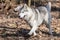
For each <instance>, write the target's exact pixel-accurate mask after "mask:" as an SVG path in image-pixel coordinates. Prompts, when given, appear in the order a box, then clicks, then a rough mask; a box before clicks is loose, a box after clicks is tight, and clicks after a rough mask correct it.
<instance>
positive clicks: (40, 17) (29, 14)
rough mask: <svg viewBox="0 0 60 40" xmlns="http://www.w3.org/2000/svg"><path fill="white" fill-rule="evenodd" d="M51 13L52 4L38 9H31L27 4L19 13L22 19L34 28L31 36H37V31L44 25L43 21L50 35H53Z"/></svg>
mask: <svg viewBox="0 0 60 40" xmlns="http://www.w3.org/2000/svg"><path fill="white" fill-rule="evenodd" d="M16 9H17V8H16ZM50 11H51V2H48V4H47V6H46V7H44V6H40V7H38V8H30V7H28V6H27V5H26V4H24V5H23V6H22V7H21V9H20V13H19V16H20V18H23V19H25V20H26V21H27V22H28V23H29V24H30V25H31V26H32V29H31V30H30V32H29V33H28V34H29V35H32V34H34V36H35V35H36V32H35V31H36V30H37V28H38V26H39V25H41V24H42V23H43V21H44V22H45V24H46V26H47V27H48V28H49V32H50V34H52V28H51V15H50Z"/></svg>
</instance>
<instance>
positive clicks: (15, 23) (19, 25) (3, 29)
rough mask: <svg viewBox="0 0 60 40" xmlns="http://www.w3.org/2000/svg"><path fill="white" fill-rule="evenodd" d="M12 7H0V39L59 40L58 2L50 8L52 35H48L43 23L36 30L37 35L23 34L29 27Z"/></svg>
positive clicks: (59, 8) (59, 6)
mask: <svg viewBox="0 0 60 40" xmlns="http://www.w3.org/2000/svg"><path fill="white" fill-rule="evenodd" d="M12 9H13V8H11V10H9V9H7V8H6V9H4V10H3V8H2V9H0V40H60V12H59V11H60V3H56V4H53V5H52V9H51V10H52V11H51V15H52V21H51V27H52V29H53V36H52V35H49V29H48V28H47V27H46V26H45V24H42V25H40V26H39V28H38V29H37V30H36V32H37V36H33V35H31V36H28V37H27V36H25V35H26V34H27V33H28V32H29V31H30V29H31V27H30V26H29V25H28V23H27V22H26V21H25V20H24V19H20V18H19V17H18V16H16V15H17V14H14V13H17V12H12V11H13V10H12ZM2 10H3V11H2ZM9 13H11V14H9ZM12 15H14V16H12Z"/></svg>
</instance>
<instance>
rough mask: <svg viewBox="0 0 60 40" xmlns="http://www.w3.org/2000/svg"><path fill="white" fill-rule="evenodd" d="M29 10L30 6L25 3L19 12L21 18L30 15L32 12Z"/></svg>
mask: <svg viewBox="0 0 60 40" xmlns="http://www.w3.org/2000/svg"><path fill="white" fill-rule="evenodd" d="M29 11H30V10H29V7H28V6H27V5H26V4H24V6H23V7H22V9H21V11H20V13H19V16H20V18H24V17H29V14H30V12H29Z"/></svg>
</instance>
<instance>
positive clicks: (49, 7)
mask: <svg viewBox="0 0 60 40" xmlns="http://www.w3.org/2000/svg"><path fill="white" fill-rule="evenodd" d="M46 7H47V10H48V11H49V12H50V11H51V2H48V4H47V6H46Z"/></svg>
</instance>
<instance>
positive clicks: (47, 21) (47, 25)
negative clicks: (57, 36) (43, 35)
mask: <svg viewBox="0 0 60 40" xmlns="http://www.w3.org/2000/svg"><path fill="white" fill-rule="evenodd" d="M45 24H46V27H47V28H49V33H50V34H51V35H52V28H51V18H49V19H45Z"/></svg>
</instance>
